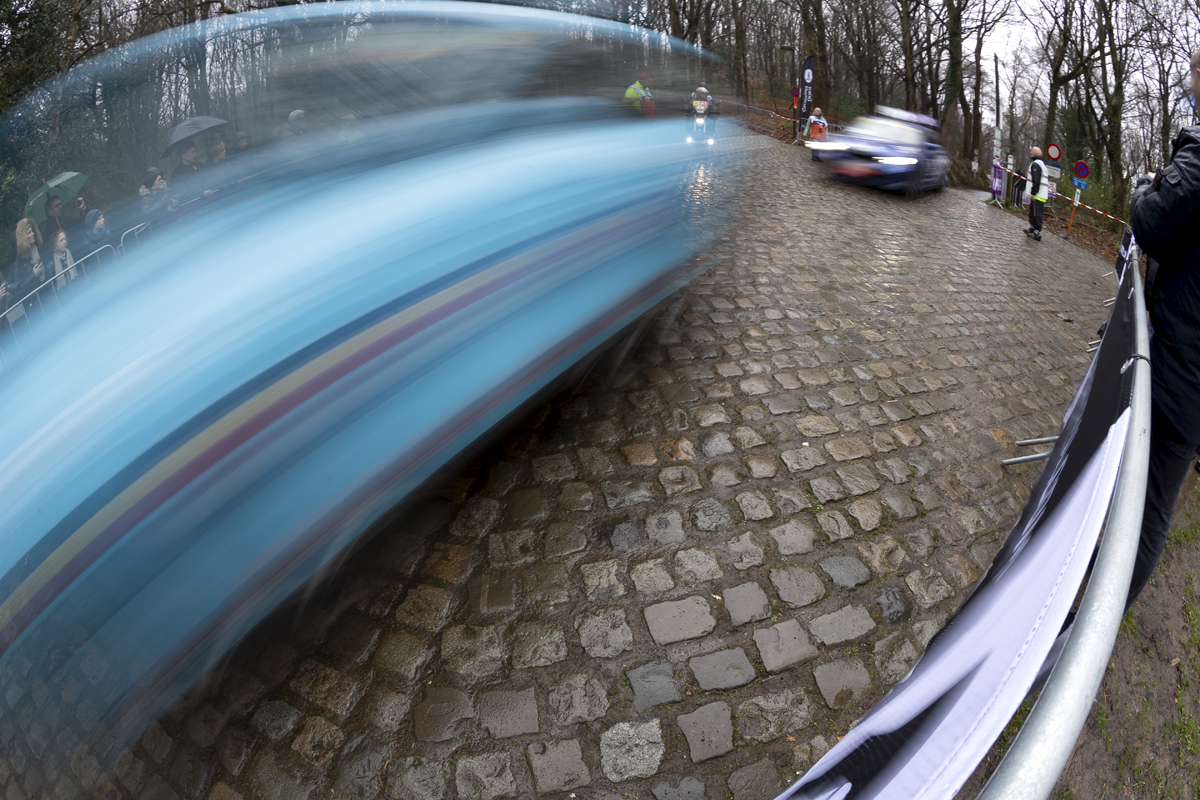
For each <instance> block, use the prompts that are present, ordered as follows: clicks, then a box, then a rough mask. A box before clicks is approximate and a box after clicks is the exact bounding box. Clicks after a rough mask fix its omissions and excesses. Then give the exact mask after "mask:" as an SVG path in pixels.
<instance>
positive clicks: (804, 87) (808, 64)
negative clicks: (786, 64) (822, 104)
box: [800, 56, 817, 119]
mask: <svg viewBox="0 0 1200 800" xmlns="http://www.w3.org/2000/svg"><path fill="white" fill-rule="evenodd" d="M816 67H817V57H816V56H809V57H808V58H806V59H804V67H803V69H801V70H800V119H807V118H808V117H809V115H811V114H812V110H813V70H814V69H816Z"/></svg>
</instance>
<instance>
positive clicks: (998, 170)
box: [992, 161, 1004, 197]
mask: <svg viewBox="0 0 1200 800" xmlns="http://www.w3.org/2000/svg"><path fill="white" fill-rule="evenodd" d="M1003 193H1004V167H1002V166H1000V162H999V161H995V162H993V163H992V197H999V196H1000V195H1001V194H1003Z"/></svg>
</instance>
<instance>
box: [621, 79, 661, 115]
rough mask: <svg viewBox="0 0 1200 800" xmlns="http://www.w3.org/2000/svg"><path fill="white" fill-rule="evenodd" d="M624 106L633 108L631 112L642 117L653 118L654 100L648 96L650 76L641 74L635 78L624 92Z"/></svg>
mask: <svg viewBox="0 0 1200 800" xmlns="http://www.w3.org/2000/svg"><path fill="white" fill-rule="evenodd" d="M624 102H625V105H627V106H633V110H634V111H637V112H639V113H641V114H642V116H646V117H653V116H654V98H653V97H652V96H651V95H650V76H649V75H647V74H646V73H644V72H643V73H642V74H641V75H638V76H637V80H636V81H634V82H633V85H631V86H630V87H629V88H628V89H626V90H625V101H624Z"/></svg>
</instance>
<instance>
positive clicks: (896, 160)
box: [875, 156, 917, 167]
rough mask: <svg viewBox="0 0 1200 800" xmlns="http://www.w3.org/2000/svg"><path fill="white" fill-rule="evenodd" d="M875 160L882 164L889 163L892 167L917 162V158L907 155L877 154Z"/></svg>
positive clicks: (910, 164)
mask: <svg viewBox="0 0 1200 800" xmlns="http://www.w3.org/2000/svg"><path fill="white" fill-rule="evenodd" d="M875 160H876V161H878V162H879V163H880V164H887V165H888V166H892V167H911V166H912V165H913V164H915V163H917V160H916V159H915V158H908V157H906V156H876V157H875Z"/></svg>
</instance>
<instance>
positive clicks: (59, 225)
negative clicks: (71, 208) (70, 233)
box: [41, 197, 87, 240]
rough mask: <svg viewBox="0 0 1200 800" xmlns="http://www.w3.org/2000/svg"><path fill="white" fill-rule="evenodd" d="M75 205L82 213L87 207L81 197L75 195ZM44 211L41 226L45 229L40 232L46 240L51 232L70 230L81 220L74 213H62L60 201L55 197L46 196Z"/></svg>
mask: <svg viewBox="0 0 1200 800" xmlns="http://www.w3.org/2000/svg"><path fill="white" fill-rule="evenodd" d="M75 207H76V208H77V209H79V211H80V213H83V211H84V210H85V209H87V204H86V203H84V202H83V198H82V197H76V198H75ZM45 211H46V222H45V224H44V226H43V227H44V228H45V229H44V230H43V231H41V233H42V234H44V238H45V239H47V240H48V239H49V238H50V234H51V233H53V232H56V231H66V230H70V229H71V228H73V227H75V226H76V225H78V224H79V223H80V222H81V221H82V220H81V219H80V218H79V217H77V216H75V215H74V214H64V213H63V207H62V201H61V200H59V199H58V198H57V197H47V198H46V205H45Z"/></svg>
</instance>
